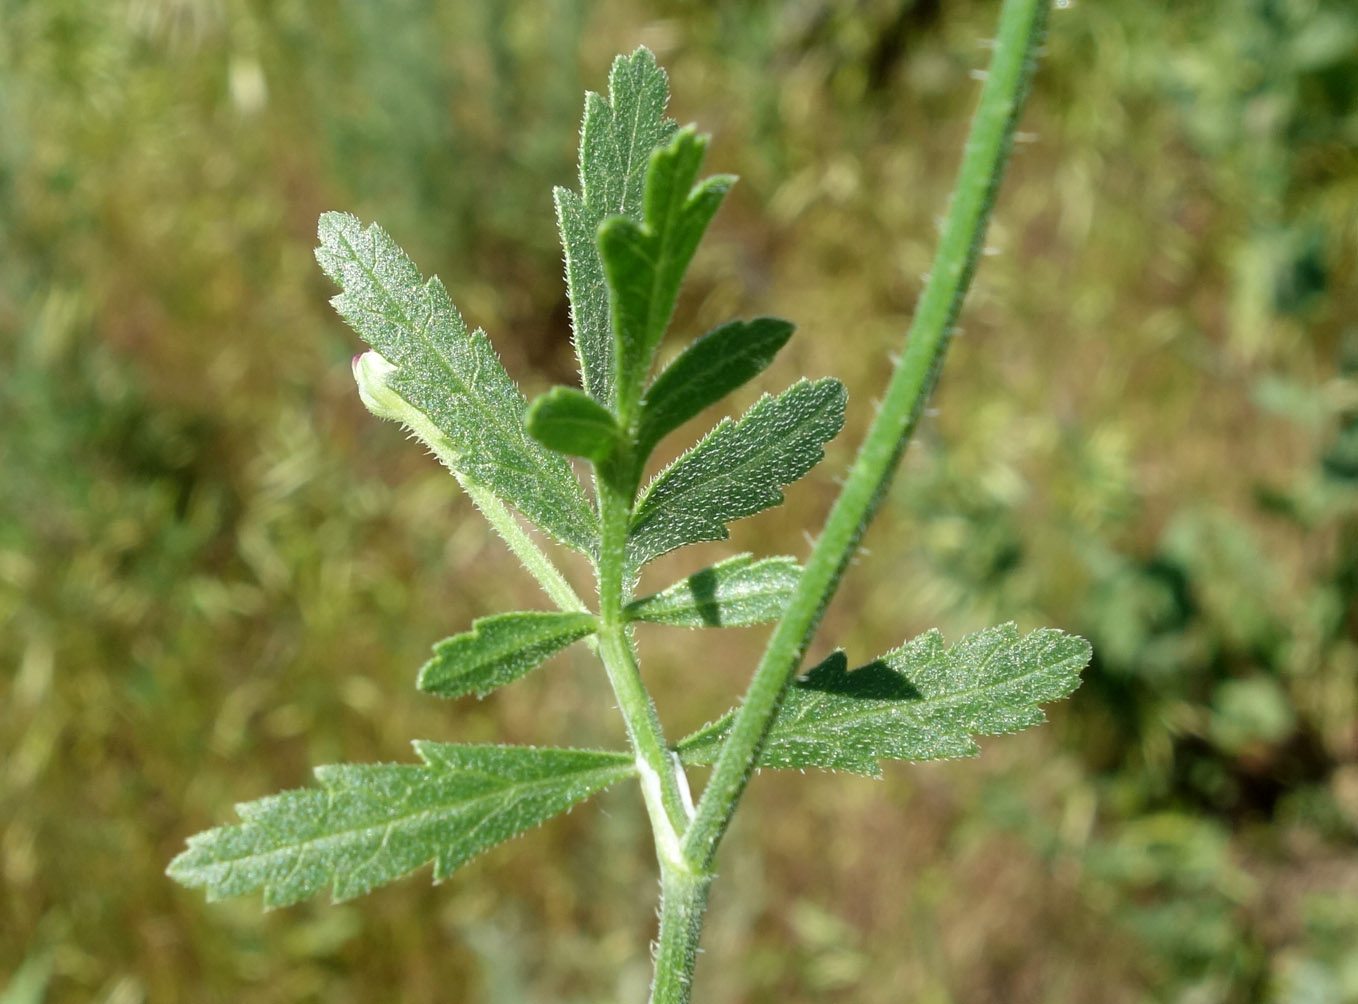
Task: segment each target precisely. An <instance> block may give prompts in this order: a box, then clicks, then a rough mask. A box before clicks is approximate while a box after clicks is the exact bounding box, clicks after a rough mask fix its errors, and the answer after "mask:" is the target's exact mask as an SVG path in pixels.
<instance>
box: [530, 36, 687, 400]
mask: <svg viewBox="0 0 1358 1004" xmlns="http://www.w3.org/2000/svg"><path fill="white" fill-rule="evenodd" d="M668 100H669V81H668V78H667V77H666V76H665V71H664V70H662V69H661V68H660V67H659V66H657V65H656V61H655V56H653V55H652V54H651V53H650V51H649V50H647V49H637V50H636V51H635V52H633V53H632V54H631V55H630V56H619V57H618V58H617V59H615V60H614V61H613V69H612V71H611V72H610V73H609V75H608V98H607V99H606V100H605V99H604V98H602V97H600V96H599V95H598V94H593V93H591V94H588V95H586V96H585V118H584V123H583V125H582V126H581V129H580V187H581V192H580V193H579V194H577V193H575V192H573V191H571V190H569V189H566V188H558V189H556V191H555V193H554V194H555V197H556V215H557V224H558V226H559V228H560V230H561V246H562V248H563V249H564V250H565V253H566V285H567V289H568V292H569V294H570V302H571V328H572V330H573V332H574V336H575V338H574V341H575V352H576V355H577V357H578V358H579V360H580V372H581V376H582V379H583V381H584V388H585V391H586V392H587V393H588V394H589V395H590V396H591V397H593V398H594V399H595V400H596V401H599V402H601V403H602V404H604V405H607V406H610V407H611V406H612V404H613V373H614V363H613V331H612V328H611V327H610V325H609V315H608V288H607V286H606V285H605V283H604V272H603V264H602V263H601V262H600V260H599V244H598V232H599V224H600V223H602V222H603V221H604V219H605V218H607V217H609V216H626V217H628V218H630V219H633V220H636V221H637V222H638V223H640V222H641V218H642V213H641V200H642V195H643V191H644V189H645V184H644V179H645V173H646V165H647V164H648V163H649V162H650V157H651V152H652V151H653V150H655V148H656V147H658V146H660V145H662V144H663V143H666V142H668V141H669V139H670V137H671V136H672V135H673V134H674V129H675V123H674V120H673V119H670V118H666V117H665V104H666V102H667V101H668Z"/></svg>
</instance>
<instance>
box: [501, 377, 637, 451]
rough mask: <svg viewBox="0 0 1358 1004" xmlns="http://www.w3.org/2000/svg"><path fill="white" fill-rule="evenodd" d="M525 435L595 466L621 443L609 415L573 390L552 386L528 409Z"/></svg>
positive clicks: (599, 406)
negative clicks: (589, 461)
mask: <svg viewBox="0 0 1358 1004" xmlns="http://www.w3.org/2000/svg"><path fill="white" fill-rule="evenodd" d="M523 424H524V427H525V428H526V429H527V430H528V434H529V435H530V436H532V437H533V438H534V439H536V440H537V441H538V442H539V443H541V444H542V445H543V446H545V447H547V448H548V449H549V450H555V451H557V452H558V453H566V454H570V455H571V456H574V457H585V458H586V459H588V460H592V461H594V462H595V463H596V464H597V463H600V462H602V461H604V460H607V459H608V458H609V457H611V456H612V455H613V454H614V453H615V452H616V451H617V450H618V448H619V447H620V446H622V445H623V444H624V442H625V440H624V437H623V433H622V430H621V429H619V428H618V423H617V422H616V421H615V420H614V418H613V413H612V412H610V411H609V410H608V409H607V408H605V407H604V406H603V405H601V404H599V403H598V402H597V401H595V400H594V398H592V397H590V396H589V395H588V394H585V393H583V392H582V391H578V390H576V389H575V388H573V387H553V388H552V389H551V390H549V391H548V392H547V393H546V394H543V395H542V396H541V397H539V398H538V399H537V400H536V401H534V402H533V403H532V404H531V405H529V406H528V413H527V414H526V415H525V416H524V419H523Z"/></svg>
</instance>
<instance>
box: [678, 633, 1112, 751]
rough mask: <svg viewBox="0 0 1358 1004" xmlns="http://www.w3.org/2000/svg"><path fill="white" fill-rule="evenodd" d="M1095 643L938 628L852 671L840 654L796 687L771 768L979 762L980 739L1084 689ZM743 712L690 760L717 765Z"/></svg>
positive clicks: (1034, 720) (712, 733)
mask: <svg viewBox="0 0 1358 1004" xmlns="http://www.w3.org/2000/svg"><path fill="white" fill-rule="evenodd" d="M1089 656H1090V647H1089V642H1087V641H1085V640H1084V639H1083V638H1080V637H1078V636H1075V635H1068V634H1065V633H1064V632H1061V631H1057V630H1055V629H1053V628H1041V629H1039V630H1036V631H1033V632H1031V633H1030V634H1028V635H1026V636H1023V637H1020V636H1019V633H1018V628H1017V627H1015V625H1013V624H1005V625H1002V626H1000V627H993V628H987V629H986V630H984V631H978V632H977V633H975V634H971V635H967V636H966V637H965V638H963V639H962V640H961V641H959V642H958V643H957V644H955V645H953V646H952V647H951V648H948V647H946V646H945V645H944V644H943V636H942V635H941V634H940V633H939V632H938V631H937V630H933V631H929V632H927V633H926V634H922V635H920V636H919V637H918V638H915V639H914V640H913V641H910V642H907V643H906V644H905V645H903V646H901V647H900V648H898V649H894V650H892V651H890V652H888V653H887V654H886V655H884V656H882V657H881V658H880V659H878V660H876V661H875V662H872V663H869V664H868V665H866V666H863V667H861V668H859V669H856V670H854V671H853V672H849V671H848V670H847V665H848V663H847V660H846V659H845V658H844V653H843V652H836V653H835V654H834V655H831V656H830V657H829V658H828V659H826V660H825V661H824V662H822V663H821V664H820V665H818V666H817V667H816V668H815V669H813V670H811V672H809V673H807V674H806V675H805V676H803V677H802V678H801V679H799V680H797V681H796V683H795V684H794V685H793V686H792V687H791V689H790V690H789V692H788V695H787V699H786V700H785V701H784V703H783V706H782V708H781V710H780V711H779V712H778V717H777V718H776V719H775V720H774V723H773V728H772V730H771V731H770V732H769V736H768V741H767V742H766V743H765V744H764V749H763V752H762V753H761V754H760V758H759V764H760V766H762V767H803V768H804V767H820V768H823V769H826V770H843V771H850V772H852V773H855V774H866V775H869V776H872V777H876V776H880V774H881V770H880V768H879V767H878V761H879V760H935V759H941V758H945V757H959V756H974V755H975V754H976V753H977V752H979V749H978V747H977V745H976V742H975V740H974V739H973V738H972V737H973V736H977V735H986V736H990V735H1000V734H1003V733H1007V732H1017V731H1019V730H1020V729H1025V728H1028V727H1029V726H1031V725H1037V724H1039V723H1041V722H1043V721H1045V717H1044V716H1043V714H1042V709H1041V708H1040V707H1039V705H1040V704H1042V703H1043V702H1046V701H1055V700H1058V699H1059V698H1062V697H1065V696H1066V695H1067V694H1069V693H1070V692H1071V691H1073V690H1074V689H1075V688H1076V687H1078V686H1079V685H1080V676H1079V674H1080V670H1082V669H1083V668H1084V667H1085V666H1086V665H1088V663H1089ZM733 718H734V712H732V713H729V714H727V715H726V716H725V717H723V718H721V719H720V720H718V721H716V722H713V723H712V724H711V725H708V726H706V727H704V728H702V729H700V730H699V731H697V732H695V733H694V734H693V735H691V736H689V737H687V738H686V739H684V740H683V741H682V742H680V743H679V747H678V748H679V751H680V755H681V756H682V758H683V760H684V762H685V763H688V764H710V763H713V762H715V761H716V758H717V754H718V753H719V752H720V750H721V744H722V742H723V740H724V739H725V738H726V734H727V732H728V731H729V730H730V727H731V721H732V719H733Z"/></svg>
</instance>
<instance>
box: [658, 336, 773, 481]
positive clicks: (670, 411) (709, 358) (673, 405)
mask: <svg viewBox="0 0 1358 1004" xmlns="http://www.w3.org/2000/svg"><path fill="white" fill-rule="evenodd" d="M792 331H793V325H792V324H791V323H790V322H788V321H784V320H781V319H779V318H777V317H756V318H755V319H754V320H752V321H731V322H730V323H729V324H723V325H722V326H721V327H719V328H716V329H715V330H713V331H710V332H708V333H707V334H706V335H703V337H701V338H699V339H698V340H697V341H695V342H694V343H693V344H692V345H690V346H689V347H688V348H686V349H685V350H684V351H683V352H681V353H680V354H679V356H678V357H677V358H676V359H675V360H674V361H673V362H672V363H670V364H669V365H668V366H666V367H665V369H664V371H663V372H662V373H661V374H660V375H659V376H658V377H656V378H655V382H654V383H652V384H651V386H650V387H648V388H647V390H646V393H645V395H644V396H643V398H642V401H641V416H640V419H639V420H638V423H637V454H638V456H642V457H645V456H648V455H649V454H650V452H651V450H652V449H653V448H654V447H655V444H656V443H658V442H659V441H660V439H661V438H662V437H663V436H665V435H666V434H668V433H670V432H672V431H673V430H675V429H677V428H678V427H679V426H681V425H683V424H684V423H685V422H687V421H688V420H689V419H690V418H692V417H693V416H695V415H697V414H698V413H699V412H700V411H702V410H703V409H704V408H706V407H707V406H708V405H710V404H715V403H716V402H717V401H720V400H721V399H722V398H723V397H725V396H726V395H727V394H729V393H731V391H733V390H735V389H736V388H737V387H740V386H742V385H743V384H745V383H746V382H747V381H749V380H751V379H752V378H754V377H755V376H757V375H758V374H759V373H760V372H762V371H763V370H764V368H765V367H766V366H768V365H769V363H771V362H773V357H774V356H776V355H777V354H778V350H779V349H781V348H782V347H783V346H784V345H786V344H787V340H788V339H789V338H791V337H792Z"/></svg>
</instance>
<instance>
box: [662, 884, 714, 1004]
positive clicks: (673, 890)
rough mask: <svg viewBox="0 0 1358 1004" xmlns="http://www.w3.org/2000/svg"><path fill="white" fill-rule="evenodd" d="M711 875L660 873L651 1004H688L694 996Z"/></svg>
mask: <svg viewBox="0 0 1358 1004" xmlns="http://www.w3.org/2000/svg"><path fill="white" fill-rule="evenodd" d="M713 878H715V876H714V875H712V874H711V873H705V874H696V873H694V872H686V871H674V870H669V869H665V868H663V867H662V868H661V871H660V942H659V944H658V945H657V947H656V953H655V979H654V980H653V981H652V982H651V1001H652V1004H659V1002H662V1001H687V1000H688V999H689V997H690V996H691V994H692V991H693V988H692V981H693V968H694V964H695V963H696V962H697V956H698V938H699V936H700V935H701V934H702V929H703V916H704V915H705V914H706V913H707V893H708V890H709V889H710V888H711V887H712V880H713Z"/></svg>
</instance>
